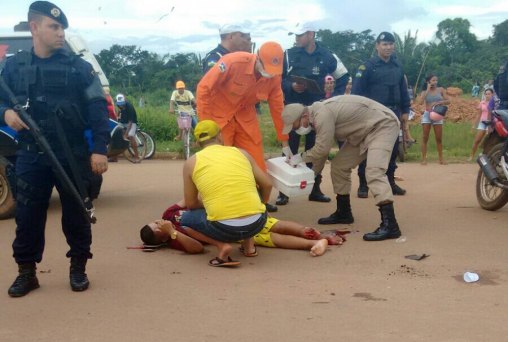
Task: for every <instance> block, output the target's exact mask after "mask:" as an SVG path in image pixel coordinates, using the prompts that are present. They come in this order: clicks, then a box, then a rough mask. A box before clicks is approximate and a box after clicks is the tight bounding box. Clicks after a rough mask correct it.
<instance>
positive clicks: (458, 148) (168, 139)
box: [136, 104, 476, 163]
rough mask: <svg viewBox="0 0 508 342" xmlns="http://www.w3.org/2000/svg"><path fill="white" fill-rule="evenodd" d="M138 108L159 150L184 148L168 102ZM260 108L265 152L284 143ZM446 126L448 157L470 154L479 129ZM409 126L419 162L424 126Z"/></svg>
mask: <svg viewBox="0 0 508 342" xmlns="http://www.w3.org/2000/svg"><path fill="white" fill-rule="evenodd" d="M136 110H137V111H138V116H139V122H140V125H141V127H142V129H143V130H146V131H148V132H150V134H152V136H153V138H154V139H155V140H156V141H157V151H158V152H181V151H182V143H181V142H180V141H174V138H175V136H176V135H177V134H178V125H177V123H176V116H175V115H169V114H168V107H167V106H150V105H148V106H146V107H144V108H136ZM261 111H262V114H261V115H259V116H258V119H259V124H260V127H261V132H262V135H263V142H264V149H265V152H269V153H277V152H280V149H281V147H280V144H279V143H278V142H277V135H276V134H275V129H274V127H273V122H272V118H271V116H270V114H269V111H268V106H267V105H266V104H262V106H261ZM443 129H444V131H443V153H444V157H445V160H446V161H448V162H451V163H453V162H463V161H465V160H466V159H467V158H468V157H469V153H470V151H471V145H472V143H473V138H474V134H476V130H471V123H469V122H464V123H445V125H444V127H443ZM410 130H411V135H412V136H413V137H414V138H415V139H416V140H417V142H418V143H417V144H414V145H413V146H412V147H411V148H409V149H408V151H407V153H406V161H408V162H418V161H420V159H421V141H422V126H421V125H420V124H418V123H411V126H410ZM302 144H303V139H302ZM427 159H428V161H429V162H435V161H437V151H436V142H435V138H434V132H433V131H432V130H431V133H430V137H429V144H428V155H427Z"/></svg>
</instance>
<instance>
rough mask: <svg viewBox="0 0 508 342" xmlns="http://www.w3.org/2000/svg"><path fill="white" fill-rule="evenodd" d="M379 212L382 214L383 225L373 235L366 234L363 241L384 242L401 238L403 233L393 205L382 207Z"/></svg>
mask: <svg viewBox="0 0 508 342" xmlns="http://www.w3.org/2000/svg"><path fill="white" fill-rule="evenodd" d="M379 212H380V213H381V225H380V226H379V227H378V228H377V229H376V230H375V231H373V232H372V233H367V234H365V235H364V236H363V239H364V240H365V241H382V240H386V239H397V238H398V237H400V235H401V233H400V229H399V224H398V223H397V220H396V219H395V212H394V210H393V203H388V204H383V205H380V206H379Z"/></svg>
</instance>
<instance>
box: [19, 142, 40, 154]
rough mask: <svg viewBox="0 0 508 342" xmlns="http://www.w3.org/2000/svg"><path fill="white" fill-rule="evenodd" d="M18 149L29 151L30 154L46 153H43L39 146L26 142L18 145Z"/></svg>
mask: <svg viewBox="0 0 508 342" xmlns="http://www.w3.org/2000/svg"><path fill="white" fill-rule="evenodd" d="M18 149H20V150H22V151H28V152H37V153H39V154H43V153H44V152H42V151H41V149H40V147H39V145H37V144H36V143H26V142H23V141H21V142H19V143H18Z"/></svg>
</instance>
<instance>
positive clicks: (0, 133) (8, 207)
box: [0, 119, 147, 219]
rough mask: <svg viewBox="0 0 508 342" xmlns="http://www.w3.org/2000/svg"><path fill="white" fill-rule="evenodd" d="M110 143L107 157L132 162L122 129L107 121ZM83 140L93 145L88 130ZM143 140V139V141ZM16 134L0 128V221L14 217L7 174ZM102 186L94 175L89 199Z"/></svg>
mask: <svg viewBox="0 0 508 342" xmlns="http://www.w3.org/2000/svg"><path fill="white" fill-rule="evenodd" d="M109 129H110V135H111V141H110V143H109V146H108V157H114V156H118V155H119V154H121V153H123V154H124V156H125V157H126V159H128V160H129V161H132V160H134V159H133V158H134V154H133V152H132V151H130V150H129V149H130V144H129V142H128V141H126V140H125V139H124V138H123V136H124V128H123V127H122V126H121V125H119V124H118V122H117V121H115V120H113V119H109ZM85 138H86V139H87V141H88V144H89V146H90V148H91V147H92V145H93V142H92V134H91V131H90V130H86V131H85ZM144 139H145V138H144V137H143V141H146V140H144ZM17 144H18V140H17V133H16V131H14V130H13V129H11V128H10V127H8V126H0V219H8V218H10V217H12V216H13V215H14V210H15V208H16V202H15V201H14V198H13V196H12V191H11V188H10V185H9V173H10V172H13V170H14V164H15V163H16V150H17ZM138 149H139V151H138V152H139V156H140V157H142V158H144V157H145V156H146V152H147V143H146V142H145V143H143V144H141V143H140V144H139V146H138ZM101 185H102V176H101V175H94V178H93V179H92V185H91V189H90V197H91V198H92V199H95V198H97V197H98V196H99V192H100V188H101Z"/></svg>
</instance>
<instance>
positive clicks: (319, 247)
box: [310, 239, 328, 257]
mask: <svg viewBox="0 0 508 342" xmlns="http://www.w3.org/2000/svg"><path fill="white" fill-rule="evenodd" d="M326 247H328V240H326V239H321V240H319V241H316V243H315V244H314V246H313V247H312V248H311V249H310V255H312V256H314V257H315V256H320V255H323V254H325V252H326Z"/></svg>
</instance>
